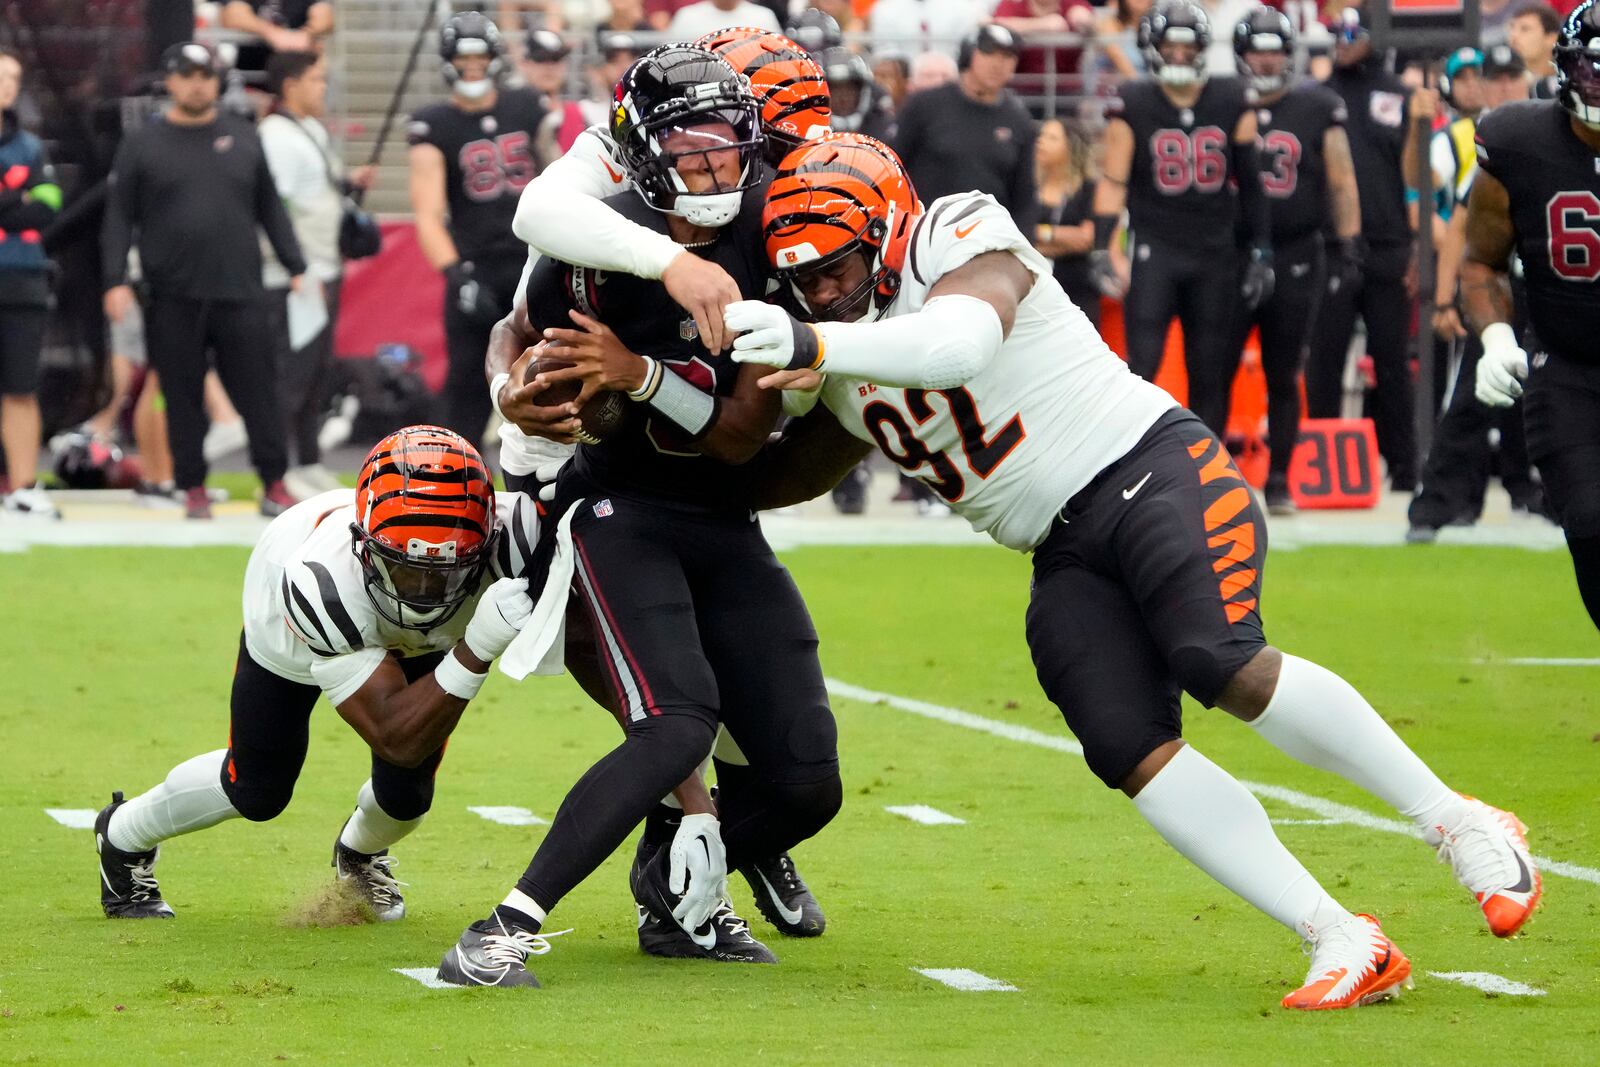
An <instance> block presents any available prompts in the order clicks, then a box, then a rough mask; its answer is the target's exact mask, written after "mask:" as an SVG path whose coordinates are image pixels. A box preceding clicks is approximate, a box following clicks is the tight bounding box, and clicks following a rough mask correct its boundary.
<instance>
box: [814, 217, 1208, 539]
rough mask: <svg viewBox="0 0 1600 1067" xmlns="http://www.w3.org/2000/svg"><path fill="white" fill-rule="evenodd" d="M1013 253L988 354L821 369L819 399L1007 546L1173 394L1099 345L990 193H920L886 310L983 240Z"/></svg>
mask: <svg viewBox="0 0 1600 1067" xmlns="http://www.w3.org/2000/svg"><path fill="white" fill-rule="evenodd" d="M995 251H1006V252H1012V253H1014V254H1015V255H1016V256H1017V258H1018V259H1020V260H1022V262H1023V263H1024V264H1026V265H1027V267H1028V269H1029V270H1031V271H1032V272H1033V274H1034V276H1035V281H1034V284H1033V288H1032V290H1031V291H1029V293H1028V295H1027V297H1026V298H1024V299H1023V301H1022V303H1021V305H1020V306H1019V307H1018V308H1017V317H1016V321H1015V323H1014V324H1013V325H1012V327H1011V333H1010V335H1009V336H1007V338H1006V340H1005V343H1004V345H1002V346H1001V348H1000V352H999V354H998V355H996V356H995V358H994V359H993V360H992V361H991V362H990V363H989V365H988V366H987V367H985V368H984V369H983V370H982V371H980V372H979V373H978V375H977V376H976V377H974V378H973V379H972V380H971V381H969V382H968V383H967V384H966V385H964V386H958V387H956V388H953V389H938V390H923V389H897V388H891V387H889V386H880V385H874V384H872V383H870V382H863V381H858V380H852V379H845V378H829V379H827V381H826V382H825V383H824V385H823V389H822V400H823V402H824V403H825V404H827V406H828V408H829V409H830V410H831V411H833V413H834V414H835V415H836V416H837V417H838V418H839V421H840V422H841V423H842V424H843V425H844V426H845V428H846V429H848V430H849V431H850V432H851V433H853V434H855V435H856V436H857V437H860V438H861V439H862V440H865V441H872V442H874V443H875V444H877V446H878V447H879V448H880V449H881V450H882V451H883V453H884V454H885V455H887V456H888V457H889V458H890V459H892V460H893V461H894V462H895V463H896V464H898V465H899V466H900V467H902V468H904V469H905V470H906V472H907V473H909V474H912V475H915V476H916V477H917V478H920V479H921V480H922V481H923V482H925V483H926V484H927V485H929V486H930V487H931V488H932V489H933V490H934V491H935V492H937V493H938V494H939V495H940V496H941V497H942V498H943V499H944V500H946V501H947V502H949V504H950V507H951V508H953V509H954V510H955V511H957V512H959V513H960V514H961V516H962V517H963V518H965V519H966V520H967V521H968V522H970V523H971V524H972V527H973V529H975V530H979V531H982V532H984V533H987V534H989V535H990V536H991V537H993V538H994V539H995V540H996V541H998V542H1000V543H1001V544H1003V545H1005V546H1006V547H1007V548H1014V549H1018V550H1019V551H1027V550H1028V549H1031V548H1032V547H1033V546H1034V545H1036V544H1038V543H1039V542H1040V541H1041V540H1043V539H1044V536H1045V534H1046V533H1048V532H1049V530H1050V522H1051V520H1052V519H1053V518H1054V516H1055V514H1056V512H1057V511H1058V510H1059V509H1060V508H1061V505H1063V504H1065V503H1066V501H1067V498H1068V497H1070V496H1072V494H1074V493H1076V492H1077V491H1078V490H1080V489H1082V488H1083V487H1084V486H1086V485H1088V484H1089V482H1090V480H1092V479H1093V478H1094V476H1095V475H1096V474H1098V473H1099V472H1100V471H1101V470H1103V469H1104V468H1105V467H1107V466H1109V465H1110V464H1111V463H1112V462H1113V461H1115V460H1117V459H1119V458H1120V457H1121V456H1123V455H1124V454H1125V453H1126V452H1127V451H1128V450H1129V449H1131V448H1132V447H1133V446H1134V444H1136V443H1137V442H1138V440H1139V438H1140V437H1141V436H1142V435H1143V434H1144V432H1145V431H1146V430H1147V429H1149V428H1150V426H1151V424H1153V423H1154V422H1155V421H1156V419H1158V418H1160V417H1161V415H1162V413H1163V412H1166V411H1168V410H1170V409H1172V408H1174V407H1176V406H1177V403H1176V401H1174V400H1173V399H1172V397H1171V396H1169V395H1168V394H1167V393H1166V392H1165V391H1164V390H1162V389H1160V388H1158V387H1156V386H1154V385H1151V384H1150V383H1148V382H1146V381H1144V380H1142V379H1141V378H1139V377H1137V376H1136V375H1134V374H1133V373H1132V372H1130V371H1129V370H1128V365H1127V364H1126V363H1124V362H1122V360H1120V359H1118V358H1117V356H1116V354H1115V353H1113V352H1112V351H1111V350H1110V349H1109V348H1107V347H1106V343H1105V342H1104V341H1103V340H1101V339H1100V335H1099V334H1098V333H1096V332H1095V329H1094V327H1093V326H1091V325H1090V324H1089V320H1088V319H1087V318H1085V317H1084V315H1083V312H1081V311H1079V310H1078V309H1077V307H1076V306H1074V305H1073V303H1072V301H1071V300H1070V299H1068V297H1067V294H1066V293H1065V292H1064V291H1063V290H1062V288H1061V285H1060V283H1059V282H1057V281H1056V280H1055V278H1054V277H1052V275H1051V269H1050V264H1049V262H1048V261H1046V260H1045V259H1044V258H1043V257H1041V256H1040V255H1039V254H1038V253H1037V252H1035V251H1034V250H1033V246H1032V245H1030V244H1029V243H1028V239H1027V238H1026V237H1024V236H1023V235H1022V232H1021V231H1020V230H1018V229H1017V227H1016V224H1015V223H1014V222H1012V221H1011V216H1010V214H1009V213H1007V211H1006V210H1005V209H1004V208H1002V207H1001V206H1000V205H999V204H998V203H997V202H996V201H995V199H994V197H992V196H988V195H986V194H983V193H961V194H958V195H955V196H946V197H941V198H940V199H938V200H936V201H934V202H933V204H931V205H930V206H929V207H928V209H927V211H926V213H925V214H924V215H923V217H922V219H921V220H920V221H919V222H918V223H917V226H916V228H915V230H914V231H913V232H912V234H911V239H910V243H909V248H908V252H907V255H906V262H905V266H904V267H903V269H902V270H901V283H900V292H899V294H898V295H897V296H896V297H895V299H894V302H893V303H892V304H890V305H889V309H888V312H887V313H886V314H887V315H888V316H895V315H909V314H912V313H914V312H916V311H918V310H919V309H921V307H922V305H923V304H924V303H925V302H926V301H927V299H928V291H929V290H930V289H931V288H932V287H933V285H934V283H935V282H937V281H938V280H939V279H940V278H941V277H943V276H944V275H945V274H948V273H949V272H950V271H953V270H955V269H956V268H957V267H960V266H961V265H962V264H964V263H966V262H967V261H968V260H970V259H972V258H973V257H974V256H978V255H981V254H982V253H984V252H995Z"/></svg>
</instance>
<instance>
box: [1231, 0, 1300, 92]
mask: <svg viewBox="0 0 1600 1067" xmlns="http://www.w3.org/2000/svg"><path fill="white" fill-rule="evenodd" d="M1249 52H1277V53H1280V54H1282V55H1283V56H1284V57H1286V58H1285V62H1284V65H1283V69H1282V70H1281V71H1280V72H1279V73H1277V74H1257V73H1256V72H1255V71H1254V70H1252V69H1250V64H1248V63H1246V62H1245V58H1244V57H1245V55H1246V53H1249ZM1233 55H1234V61H1235V62H1236V63H1237V64H1238V66H1239V73H1240V74H1242V75H1244V76H1245V77H1246V78H1248V79H1249V80H1250V87H1251V88H1253V89H1254V90H1255V91H1256V92H1258V93H1261V94H1263V95H1271V94H1272V93H1276V92H1278V91H1279V90H1281V89H1282V88H1283V87H1284V86H1286V85H1288V84H1289V79H1290V78H1291V77H1292V76H1293V74H1294V24H1293V23H1292V22H1290V21H1289V16H1287V15H1285V14H1284V13H1283V12H1282V11H1279V10H1278V9H1277V8H1274V7H1268V6H1267V5H1266V4H1258V5H1256V6H1255V7H1253V8H1251V9H1250V11H1249V13H1248V14H1246V15H1245V17H1244V18H1242V19H1240V20H1239V21H1238V22H1236V23H1234V26H1233Z"/></svg>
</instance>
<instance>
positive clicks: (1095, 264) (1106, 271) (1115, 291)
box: [1089, 248, 1124, 300]
mask: <svg viewBox="0 0 1600 1067" xmlns="http://www.w3.org/2000/svg"><path fill="white" fill-rule="evenodd" d="M1089 280H1090V281H1092V282H1094V287H1095V288H1096V289H1098V290H1099V291H1100V295H1101V296H1108V297H1110V298H1111V299H1112V300H1121V299H1122V297H1123V295H1124V292H1123V288H1122V279H1121V278H1120V277H1119V276H1118V275H1117V268H1116V267H1115V266H1114V265H1113V264H1112V262H1111V253H1110V252H1108V251H1106V250H1105V249H1104V248H1097V249H1095V250H1094V251H1093V252H1090V253H1089Z"/></svg>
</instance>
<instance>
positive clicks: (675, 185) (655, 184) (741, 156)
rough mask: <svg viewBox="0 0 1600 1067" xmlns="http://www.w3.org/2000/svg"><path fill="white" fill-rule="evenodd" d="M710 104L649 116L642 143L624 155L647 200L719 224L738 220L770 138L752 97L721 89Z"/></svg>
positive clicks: (642, 127)
mask: <svg viewBox="0 0 1600 1067" xmlns="http://www.w3.org/2000/svg"><path fill="white" fill-rule="evenodd" d="M706 88H708V89H712V90H715V89H716V88H717V87H716V86H707V87H706ZM711 104H712V106H709V107H703V108H698V109H694V110H691V111H687V112H685V111H683V110H680V109H673V110H670V111H669V112H668V113H667V114H666V115H664V116H661V117H658V118H654V119H651V118H647V119H646V120H645V121H644V122H643V123H642V124H641V125H640V127H639V130H638V133H637V135H636V136H637V139H638V140H639V141H642V142H643V145H642V146H640V145H638V144H637V143H636V144H633V145H629V146H627V147H626V148H625V149H624V158H625V160H626V162H627V163H628V165H629V170H630V174H631V176H632V178H633V180H634V184H635V185H636V186H637V187H638V190H639V195H640V196H642V197H644V200H645V203H647V204H649V205H650V206H651V207H653V208H655V209H656V210H657V211H661V212H665V213H667V214H669V215H678V216H680V217H682V218H683V219H685V220H687V221H688V222H690V223H693V224H694V225H696V226H703V227H706V228H708V229H716V228H717V227H719V226H726V225H727V224H728V223H730V222H732V221H733V220H734V218H735V217H736V216H737V215H738V214H739V207H740V204H741V203H742V202H743V197H744V191H745V190H746V189H749V188H751V187H752V186H754V185H755V184H756V183H757V182H758V181H760V179H761V154H762V152H763V150H764V149H765V141H764V139H763V138H762V136H761V128H760V121H759V118H758V116H757V113H756V106H755V102H754V101H753V100H751V99H749V98H744V99H740V98H738V97H735V98H733V99H728V98H727V97H726V96H725V95H717V96H713V97H712V98H711ZM629 149H631V151H630V150H629ZM729 153H734V154H735V156H734V160H733V162H734V163H736V167H737V169H736V170H735V169H734V167H733V166H730V165H729V164H730V160H729V156H728V154H729Z"/></svg>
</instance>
